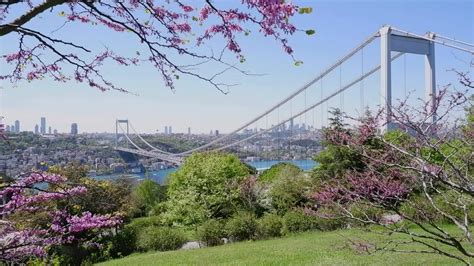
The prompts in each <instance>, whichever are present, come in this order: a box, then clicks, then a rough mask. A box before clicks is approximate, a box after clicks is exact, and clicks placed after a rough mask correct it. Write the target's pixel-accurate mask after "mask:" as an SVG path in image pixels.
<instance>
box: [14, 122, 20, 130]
mask: <svg viewBox="0 0 474 266" xmlns="http://www.w3.org/2000/svg"><path fill="white" fill-rule="evenodd" d="M15 132H16V133H19V132H20V121H19V120H15Z"/></svg>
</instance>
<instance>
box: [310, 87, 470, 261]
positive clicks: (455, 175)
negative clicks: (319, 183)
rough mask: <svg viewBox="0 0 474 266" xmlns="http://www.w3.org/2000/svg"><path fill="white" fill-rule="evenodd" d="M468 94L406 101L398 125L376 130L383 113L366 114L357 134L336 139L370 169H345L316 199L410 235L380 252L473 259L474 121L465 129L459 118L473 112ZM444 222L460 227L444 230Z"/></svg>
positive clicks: (396, 113) (397, 112)
mask: <svg viewBox="0 0 474 266" xmlns="http://www.w3.org/2000/svg"><path fill="white" fill-rule="evenodd" d="M468 92H469V91H468V90H467V91H464V92H462V91H461V92H452V93H448V87H446V88H443V89H442V90H440V91H439V93H438V94H437V95H436V102H435V103H434V104H433V105H432V104H431V103H425V105H424V108H419V107H418V108H416V107H410V106H408V105H407V104H406V103H405V102H402V103H401V104H400V105H399V106H398V107H395V108H393V109H392V114H391V119H392V121H393V122H394V123H395V124H397V125H398V128H399V129H400V130H399V131H395V132H390V133H387V134H384V135H381V134H378V128H379V125H380V121H381V119H380V116H376V117H375V118H374V119H365V120H364V119H363V120H361V121H360V125H359V126H358V128H357V129H356V130H355V132H352V133H350V134H349V133H344V132H341V134H340V135H339V136H338V137H337V139H339V140H341V141H340V142H339V143H338V145H340V146H342V147H345V148H347V149H349V150H351V151H352V152H355V153H357V154H358V155H359V156H360V158H361V159H362V162H363V163H364V165H365V167H364V168H363V169H362V171H354V170H353V169H347V170H346V171H344V172H343V175H342V176H341V178H340V179H337V180H331V182H327V183H326V185H325V186H323V187H322V188H321V189H320V190H319V191H317V192H316V193H315V194H314V196H313V198H314V199H315V201H316V202H317V204H318V205H319V206H321V205H322V206H330V207H332V208H336V209H337V210H338V211H339V212H340V213H341V214H342V215H343V216H345V217H347V218H350V219H353V220H356V221H358V222H362V223H365V224H376V225H381V226H383V227H384V228H385V229H386V230H388V232H389V233H390V235H391V234H392V233H396V234H404V235H406V236H408V240H407V239H404V240H397V239H391V240H389V241H387V242H386V243H385V244H384V245H382V246H379V247H377V248H376V250H390V251H396V252H410V253H418V252H419V253H433V254H441V255H444V256H448V257H451V258H454V259H457V260H459V261H461V262H463V263H466V264H470V262H469V261H470V260H471V259H472V258H473V257H474V253H473V252H472V246H473V245H474V241H473V239H472V228H471V226H470V223H471V222H472V221H473V220H474V215H473V211H474V209H473V207H474V198H473V196H474V178H473V167H472V166H473V165H472V162H473V160H472V159H473V158H472V156H473V154H474V153H473V152H474V145H473V143H472V138H470V137H469V136H472V132H473V127H472V123H470V122H469V119H468V121H467V122H466V123H465V124H464V125H463V126H461V127H459V125H458V124H457V123H456V122H457V120H456V119H454V118H453V115H454V114H456V112H457V110H459V108H461V107H466V106H468V107H467V109H468V110H472V103H470V102H469V101H468V97H467V96H466V95H467V93H468ZM431 106H434V108H433V109H431V108H432V107H431ZM433 118H435V119H434V121H433ZM428 121H433V122H428ZM453 122H455V123H453ZM405 132H406V133H405ZM369 140H370V141H369ZM368 143H370V145H368ZM374 144H375V145H374ZM354 205H357V206H358V207H359V208H357V211H354V210H355V209H354V208H352V206H354ZM361 206H363V207H362V208H360V207H361ZM373 208H377V209H379V210H383V211H384V212H385V213H386V214H387V215H386V217H390V216H392V217H393V215H395V216H398V218H401V219H403V220H405V221H406V222H405V223H397V219H398V218H396V219H395V220H390V219H388V220H387V219H384V217H373V216H372V215H370V214H369V213H368V210H369V209H373ZM361 210H362V211H361ZM445 222H448V223H451V224H454V225H455V226H456V228H457V229H458V231H456V232H452V231H450V230H446V228H445V227H444V226H443V225H442V224H443V223H445ZM405 244H418V245H421V246H422V247H423V248H419V247H418V248H413V247H410V246H405Z"/></svg>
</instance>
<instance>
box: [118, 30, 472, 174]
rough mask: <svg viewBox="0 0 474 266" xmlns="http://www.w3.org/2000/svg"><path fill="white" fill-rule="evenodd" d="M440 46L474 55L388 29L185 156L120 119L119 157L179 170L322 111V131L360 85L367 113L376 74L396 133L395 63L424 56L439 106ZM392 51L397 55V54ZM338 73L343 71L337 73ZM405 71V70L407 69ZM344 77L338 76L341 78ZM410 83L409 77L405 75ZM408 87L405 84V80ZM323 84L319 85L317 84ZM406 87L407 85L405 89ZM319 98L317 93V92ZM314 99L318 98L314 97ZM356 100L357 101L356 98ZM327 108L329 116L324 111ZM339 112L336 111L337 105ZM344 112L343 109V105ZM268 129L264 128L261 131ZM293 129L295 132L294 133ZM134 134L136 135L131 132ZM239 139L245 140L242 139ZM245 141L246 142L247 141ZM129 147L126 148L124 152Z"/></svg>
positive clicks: (431, 97)
mask: <svg viewBox="0 0 474 266" xmlns="http://www.w3.org/2000/svg"><path fill="white" fill-rule="evenodd" d="M375 40H379V41H380V49H379V51H380V64H378V65H377V64H375V65H374V66H372V67H371V68H366V67H365V62H364V50H365V49H367V47H368V46H369V45H370V44H372V43H373V42H374V41H375ZM435 45H442V46H444V47H448V48H450V49H454V50H457V51H462V52H466V53H470V54H471V55H474V45H473V44H470V43H467V42H463V41H459V40H456V39H453V38H448V37H445V36H442V35H439V34H436V33H433V32H429V33H426V34H424V35H419V34H415V33H411V32H408V31H404V30H401V29H397V28H395V27H391V26H384V27H382V28H381V29H380V30H378V31H377V32H375V33H374V34H372V35H370V36H369V37H368V38H366V39H365V40H364V41H363V42H362V43H360V44H359V45H357V46H356V47H355V48H353V49H352V50H350V52H349V53H347V54H346V55H344V56H342V57H341V58H339V59H338V60H337V61H336V62H335V63H334V64H332V65H330V66H329V67H328V68H326V69H325V70H323V71H322V72H321V73H319V74H318V75H317V76H316V77H314V78H313V79H312V80H310V81H309V82H307V83H305V84H303V85H302V86H301V87H299V88H297V89H296V90H295V91H294V92H293V93H291V94H290V95H289V96H287V97H286V98H284V99H282V100H280V101H279V102H277V103H276V104H274V105H273V106H271V107H270V108H268V109H267V110H265V111H264V112H262V113H261V114H259V115H257V116H256V117H253V118H252V119H249V121H248V122H247V123H244V124H243V125H241V126H239V127H237V128H236V129H235V130H233V131H232V132H230V133H228V134H225V135H223V136H221V137H218V138H215V139H213V140H211V141H210V142H208V143H206V144H204V145H201V146H199V147H196V148H193V149H189V150H187V151H184V152H179V153H171V152H168V151H165V150H162V149H158V148H156V147H155V146H153V145H152V144H150V143H149V142H148V141H146V140H145V139H144V138H143V137H142V136H141V135H140V134H138V132H137V131H136V130H135V128H133V126H132V124H131V123H130V122H129V121H128V120H126V119H118V120H116V124H115V129H116V132H115V133H116V141H115V150H117V151H120V152H126V153H132V154H136V155H139V156H145V157H150V158H155V159H158V160H161V161H165V162H168V163H172V164H176V165H179V164H181V163H182V162H183V159H184V158H185V157H186V156H188V155H190V154H192V153H193V152H198V151H220V150H225V149H229V148H231V147H234V146H236V145H240V144H242V143H245V142H248V141H250V140H252V139H255V138H257V137H260V136H263V135H265V134H269V133H271V132H277V133H279V132H281V130H282V128H285V125H287V124H288V123H291V127H292V126H293V121H294V120H295V119H297V118H302V117H304V121H307V116H308V115H310V114H311V112H312V119H313V125H315V124H316V123H315V122H314V120H315V109H316V108H319V111H318V113H317V115H320V126H321V127H323V125H324V115H325V113H326V116H327V109H328V107H329V103H330V101H334V99H335V98H336V97H337V96H339V98H340V105H342V106H344V93H345V91H347V90H348V89H350V88H352V87H356V85H357V84H359V91H360V100H361V108H360V110H359V115H360V114H361V113H362V112H363V108H364V100H365V96H364V81H365V80H366V79H368V78H369V77H370V76H373V75H374V74H375V73H379V75H380V76H379V78H380V102H379V106H380V107H381V108H383V110H384V114H383V117H384V121H383V122H384V123H383V125H382V128H381V129H380V131H381V132H385V131H387V130H391V129H394V128H396V126H397V125H396V124H394V123H393V122H392V121H390V113H391V109H392V63H393V62H394V61H395V60H397V59H399V58H400V57H402V56H403V55H406V54H417V55H422V56H423V57H424V87H425V88H424V91H425V93H424V95H425V96H424V97H425V101H426V102H428V103H432V104H434V103H435V97H436V60H435ZM392 52H393V53H392ZM356 55H357V56H359V57H360V60H361V61H360V63H361V71H360V72H361V73H360V75H359V76H356V77H354V78H353V79H351V80H350V81H348V82H346V83H343V82H342V66H343V65H344V64H345V63H346V62H347V61H348V60H351V59H352V58H354V57H355V56H356ZM338 70H339V71H338ZM405 71H406V67H405ZM338 72H339V73H338ZM330 74H332V75H334V74H335V75H337V74H339V84H338V85H337V86H335V88H332V90H330V89H329V88H326V86H324V85H323V84H324V83H323V82H324V79H325V78H327V77H328V76H329V75H330ZM405 79H406V73H405ZM405 82H406V81H405ZM317 83H319V85H320V86H317V85H316V84H317ZM405 86H406V85H405ZM311 89H313V90H315V92H316V93H318V92H319V93H320V95H319V97H318V98H319V99H317V101H315V102H312V103H310V104H308V102H307V94H310V92H309V90H311ZM313 93H314V91H313ZM296 97H304V104H303V105H304V106H303V107H301V108H300V109H298V110H296V109H297V108H296V106H295V104H294V103H293V102H294V101H295V99H296ZM311 98H312V99H314V98H315V97H311ZM351 100H353V99H351ZM324 106H325V107H326V109H325V110H326V111H325V110H324ZM332 107H337V106H332ZM339 107H340V106H339ZM285 108H286V109H289V114H287V115H286V116H284V115H283V114H282V113H283V112H282V110H284V109H285ZM275 116H276V119H273V122H272V123H271V124H269V117H273V118H275ZM431 119H432V121H431V122H435V121H436V116H432V118H431ZM259 126H264V128H260V129H259V130H258V128H259ZM291 127H290V128H291ZM249 128H256V129H257V130H254V131H251V133H250V134H241V133H242V132H243V131H245V130H247V131H248V129H249ZM130 130H131V131H130ZM239 134H240V136H238V135H239ZM122 136H123V137H124V139H125V140H126V141H125V143H126V145H121V143H120V141H119V138H121V137H122ZM242 136H243V137H242ZM125 146H126V147H125Z"/></svg>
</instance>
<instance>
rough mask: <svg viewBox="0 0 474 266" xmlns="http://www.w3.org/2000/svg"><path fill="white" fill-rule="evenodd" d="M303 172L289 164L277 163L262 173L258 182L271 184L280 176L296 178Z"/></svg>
mask: <svg viewBox="0 0 474 266" xmlns="http://www.w3.org/2000/svg"><path fill="white" fill-rule="evenodd" d="M302 172H303V170H301V168H299V167H298V166H296V165H294V164H291V163H277V164H275V165H272V167H270V168H269V169H267V170H265V171H263V172H262V173H261V174H260V176H259V177H258V180H259V181H260V182H262V183H272V182H273V181H274V180H276V179H279V178H280V177H281V176H284V177H286V176H296V175H299V174H300V173H302Z"/></svg>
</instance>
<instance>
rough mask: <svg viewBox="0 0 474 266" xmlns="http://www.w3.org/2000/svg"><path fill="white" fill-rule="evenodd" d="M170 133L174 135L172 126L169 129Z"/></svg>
mask: <svg viewBox="0 0 474 266" xmlns="http://www.w3.org/2000/svg"><path fill="white" fill-rule="evenodd" d="M168 133H169V134H173V129H172V127H171V126H169V127H168Z"/></svg>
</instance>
